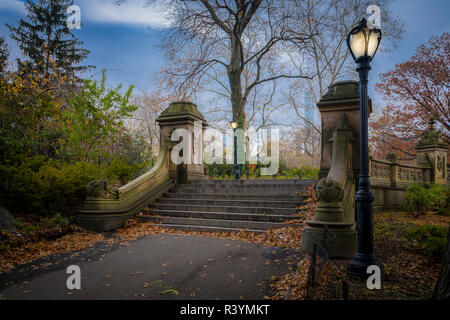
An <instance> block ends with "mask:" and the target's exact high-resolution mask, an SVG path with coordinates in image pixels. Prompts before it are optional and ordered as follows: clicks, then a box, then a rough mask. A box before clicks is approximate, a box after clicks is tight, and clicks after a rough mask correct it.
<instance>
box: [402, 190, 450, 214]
mask: <svg viewBox="0 0 450 320" xmlns="http://www.w3.org/2000/svg"><path fill="white" fill-rule="evenodd" d="M449 196H450V188H449V187H447V186H440V185H426V186H418V185H415V186H410V187H408V189H407V192H406V198H405V210H406V211H408V212H410V213H412V214H413V216H414V217H416V218H417V217H418V216H419V215H424V214H426V213H427V212H429V211H436V212H438V213H439V214H449V201H450V200H449Z"/></svg>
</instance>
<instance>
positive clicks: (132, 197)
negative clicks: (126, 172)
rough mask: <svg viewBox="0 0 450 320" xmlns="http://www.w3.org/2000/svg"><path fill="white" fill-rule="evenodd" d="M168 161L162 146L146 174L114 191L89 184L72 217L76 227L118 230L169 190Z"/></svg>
mask: <svg viewBox="0 0 450 320" xmlns="http://www.w3.org/2000/svg"><path fill="white" fill-rule="evenodd" d="M169 158H170V157H169V148H168V147H166V146H162V147H161V150H160V153H159V156H158V159H157V160H156V164H155V166H154V167H153V168H152V169H151V170H150V171H148V172H147V173H145V174H143V175H141V176H140V177H138V178H136V179H135V180H133V181H131V182H129V183H127V184H126V185H124V186H122V187H120V188H118V189H116V190H111V191H110V190H107V183H105V182H104V181H103V180H100V181H96V182H93V183H91V190H90V191H88V197H87V198H86V200H85V201H84V202H83V204H82V207H81V209H80V210H78V212H77V215H76V217H77V222H78V224H79V225H81V226H82V227H84V228H86V229H89V230H93V231H100V232H102V231H110V230H114V229H117V228H119V227H121V226H122V225H123V224H124V223H125V221H126V220H127V219H128V218H130V217H131V216H133V215H135V214H137V213H139V212H140V211H141V210H142V209H144V208H145V207H146V206H147V205H148V204H149V203H150V202H152V201H154V200H156V199H158V198H159V197H160V196H161V195H162V194H163V193H164V192H167V191H168V190H169V189H170V188H171V187H173V185H174V182H173V180H171V179H170V176H169Z"/></svg>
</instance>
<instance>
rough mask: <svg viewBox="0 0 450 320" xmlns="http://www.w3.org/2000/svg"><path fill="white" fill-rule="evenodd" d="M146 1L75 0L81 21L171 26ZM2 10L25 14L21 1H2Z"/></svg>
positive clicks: (160, 11)
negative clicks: (118, 3)
mask: <svg viewBox="0 0 450 320" xmlns="http://www.w3.org/2000/svg"><path fill="white" fill-rule="evenodd" d="M145 2H146V1H145V0H128V1H127V2H126V3H124V4H122V5H120V6H119V5H117V4H116V0H75V1H74V4H75V5H78V6H80V8H81V20H82V21H83V20H84V19H85V20H86V21H92V22H97V23H112V24H128V25H141V26H149V27H152V28H163V27H167V26H168V25H169V23H170V22H169V20H168V19H167V18H166V16H167V15H166V14H165V13H164V11H163V10H162V9H161V8H160V7H157V6H154V5H152V6H145ZM0 10H11V11H15V12H18V13H22V14H24V13H25V6H24V3H23V2H21V1H19V0H0Z"/></svg>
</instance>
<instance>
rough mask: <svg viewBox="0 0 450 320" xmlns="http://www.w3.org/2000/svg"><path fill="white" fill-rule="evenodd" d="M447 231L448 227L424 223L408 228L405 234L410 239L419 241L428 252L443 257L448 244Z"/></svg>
mask: <svg viewBox="0 0 450 320" xmlns="http://www.w3.org/2000/svg"><path fill="white" fill-rule="evenodd" d="M447 233H448V228H447V227H441V226H432V225H423V226H414V227H410V228H408V229H407V230H406V232H405V235H404V236H405V238H406V239H408V240H411V241H417V242H418V243H419V244H420V245H421V246H422V247H423V248H424V250H425V252H426V254H428V255H430V256H435V257H442V255H443V254H444V251H445V246H446V244H447Z"/></svg>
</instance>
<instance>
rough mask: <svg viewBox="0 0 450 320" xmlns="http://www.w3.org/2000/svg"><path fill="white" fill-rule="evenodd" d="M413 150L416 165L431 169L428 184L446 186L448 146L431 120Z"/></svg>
mask: <svg viewBox="0 0 450 320" xmlns="http://www.w3.org/2000/svg"><path fill="white" fill-rule="evenodd" d="M415 149H416V153H417V165H419V166H423V167H429V168H431V176H430V182H431V183H436V184H446V183H447V174H448V173H447V151H448V145H447V143H446V142H445V140H444V139H443V138H442V132H441V131H440V130H439V131H437V130H436V129H435V127H434V120H433V119H431V120H430V126H429V128H428V130H427V131H426V132H425V133H424V134H423V136H422V137H421V138H420V140H419V143H418V144H417V146H416V147H415Z"/></svg>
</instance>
